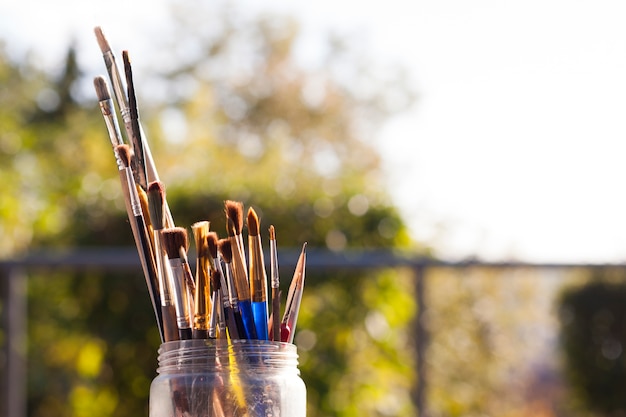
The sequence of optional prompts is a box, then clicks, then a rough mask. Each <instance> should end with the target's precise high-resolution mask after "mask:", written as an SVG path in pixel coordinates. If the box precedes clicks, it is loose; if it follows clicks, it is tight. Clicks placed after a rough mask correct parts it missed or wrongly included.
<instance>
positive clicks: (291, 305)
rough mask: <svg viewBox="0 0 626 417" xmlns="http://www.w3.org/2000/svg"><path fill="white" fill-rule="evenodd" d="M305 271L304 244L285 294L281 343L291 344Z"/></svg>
mask: <svg viewBox="0 0 626 417" xmlns="http://www.w3.org/2000/svg"><path fill="white" fill-rule="evenodd" d="M305 269H306V243H305V244H304V245H303V246H302V252H301V253H300V257H299V258H298V263H297V264H296V270H295V271H294V274H293V278H292V280H291V285H290V286H289V293H288V294H287V302H286V304H285V314H284V315H283V318H282V320H281V329H280V330H281V332H280V334H281V341H282V342H287V343H293V338H294V335H295V331H296V322H297V321H298V313H299V311H300V303H301V301H302V291H303V290H304V277H305Z"/></svg>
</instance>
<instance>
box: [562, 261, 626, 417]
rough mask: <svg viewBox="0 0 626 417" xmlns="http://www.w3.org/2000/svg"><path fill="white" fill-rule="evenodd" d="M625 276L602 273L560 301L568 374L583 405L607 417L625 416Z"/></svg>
mask: <svg viewBox="0 0 626 417" xmlns="http://www.w3.org/2000/svg"><path fill="white" fill-rule="evenodd" d="M625 302H626V285H624V271H623V270H621V269H619V270H616V271H613V272H612V271H610V270H606V271H599V272H597V273H595V274H593V275H592V277H591V280H590V281H589V282H588V283H587V284H585V285H583V286H580V287H574V288H570V289H568V290H567V291H565V292H564V293H563V294H562V296H561V300H560V309H561V314H560V318H561V347H562V350H563V352H564V354H565V364H566V366H565V371H566V372H565V374H566V376H567V380H568V382H569V384H570V386H571V387H572V390H573V392H574V394H575V396H576V398H578V399H579V405H580V406H583V407H584V408H586V409H589V410H592V411H594V412H599V413H601V415H604V416H619V415H623V414H624V412H625V410H626V399H625V397H624V390H625V389H626V361H625V360H624V352H623V347H624V346H626V308H625Z"/></svg>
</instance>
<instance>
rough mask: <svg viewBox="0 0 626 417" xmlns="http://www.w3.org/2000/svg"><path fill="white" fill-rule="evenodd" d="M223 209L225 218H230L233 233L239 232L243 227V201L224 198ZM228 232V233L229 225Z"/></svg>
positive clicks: (237, 233)
mask: <svg viewBox="0 0 626 417" xmlns="http://www.w3.org/2000/svg"><path fill="white" fill-rule="evenodd" d="M224 204H225V210H226V218H227V219H231V220H232V227H233V228H234V230H235V234H236V235H239V234H241V230H242V229H243V203H241V202H238V201H233V200H226V202H225V203H224ZM228 229H229V233H230V227H229V228H228Z"/></svg>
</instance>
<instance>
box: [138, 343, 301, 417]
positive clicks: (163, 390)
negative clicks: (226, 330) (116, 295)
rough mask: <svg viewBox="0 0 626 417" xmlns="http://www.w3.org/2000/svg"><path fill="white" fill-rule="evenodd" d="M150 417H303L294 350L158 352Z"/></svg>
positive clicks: (271, 346) (199, 347)
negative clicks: (157, 365)
mask: <svg viewBox="0 0 626 417" xmlns="http://www.w3.org/2000/svg"><path fill="white" fill-rule="evenodd" d="M158 360H159V367H158V369H157V372H158V375H157V377H156V378H155V379H154V380H153V381H152V385H151V386H150V417H180V416H184V417H239V416H241V417H243V416H246V417H270V416H271V417H305V416H306V387H305V385H304V382H303V381H302V379H301V378H300V371H299V370H298V354H297V349H296V346H295V345H293V344H289V343H280V342H270V341H264V340H234V341H232V342H231V343H230V344H228V343H226V341H221V340H204V339H202V340H200V339H192V340H184V341H174V342H166V343H163V344H162V345H161V347H160V348H159V356H158Z"/></svg>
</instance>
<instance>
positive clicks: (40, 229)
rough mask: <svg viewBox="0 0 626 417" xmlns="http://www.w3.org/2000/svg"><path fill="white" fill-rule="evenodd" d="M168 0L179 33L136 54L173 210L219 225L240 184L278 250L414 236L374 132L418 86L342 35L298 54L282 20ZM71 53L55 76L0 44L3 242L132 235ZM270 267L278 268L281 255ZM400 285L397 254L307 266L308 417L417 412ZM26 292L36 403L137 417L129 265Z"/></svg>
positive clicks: (140, 411)
mask: <svg viewBox="0 0 626 417" xmlns="http://www.w3.org/2000/svg"><path fill="white" fill-rule="evenodd" d="M198 7H199V6H198ZM176 12H177V13H178V16H179V17H178V18H173V21H172V26H171V27H169V28H167V30H171V31H172V33H171V34H170V35H171V37H169V38H168V39H172V40H174V39H175V40H176V42H175V45H169V46H168V45H167V44H166V42H164V43H163V49H159V50H161V51H162V52H163V56H151V57H150V60H151V61H150V62H149V63H148V62H146V64H145V67H150V68H151V71H148V70H144V71H142V70H140V69H139V68H140V67H141V65H140V64H139V65H137V67H138V70H137V71H135V76H136V77H137V79H136V82H135V86H136V88H137V94H138V98H139V105H140V112H141V117H142V121H143V124H144V128H145V131H146V134H147V136H148V139H149V141H150V144H151V148H152V152H153V154H154V156H155V160H156V163H157V167H158V168H159V173H160V175H161V179H162V180H163V181H164V182H165V184H166V186H167V195H168V202H169V204H170V207H171V209H172V212H173V216H174V219H175V221H176V223H177V224H178V225H180V226H186V227H189V226H190V225H191V224H192V223H193V222H195V221H198V220H205V219H207V220H210V221H211V224H212V229H213V230H216V231H218V233H220V234H223V233H221V232H222V231H223V230H225V229H224V219H223V201H224V200H225V199H237V200H240V201H242V202H244V204H245V205H246V206H254V207H255V209H257V210H258V212H259V214H260V217H261V221H262V230H266V229H265V228H266V227H268V226H269V224H274V225H275V227H276V230H277V237H278V243H279V246H280V247H283V248H297V247H298V246H300V245H301V244H302V243H303V242H305V241H306V242H308V244H309V247H318V248H329V249H330V250H335V251H340V250H343V249H344V248H351V247H354V248H373V247H388V248H390V247H400V246H402V247H407V246H408V245H409V244H410V242H409V239H408V237H407V234H406V230H405V227H404V225H403V222H402V220H401V219H400V217H399V215H398V213H397V212H396V210H395V209H394V207H393V205H392V204H391V203H390V201H389V196H388V195H387V193H386V192H385V188H384V182H383V181H382V176H381V169H380V161H379V159H378V156H377V155H376V153H375V152H374V151H373V148H372V146H371V143H369V142H368V140H369V139H370V138H371V136H372V135H373V134H374V132H375V129H376V127H377V126H378V123H379V122H380V121H382V120H384V119H385V118H386V117H387V116H389V115H390V114H392V113H393V112H395V111H398V110H402V109H403V108H404V107H405V106H406V105H408V104H409V103H410V102H411V99H412V97H411V94H409V93H408V90H407V89H406V85H405V84H404V80H403V78H402V77H401V73H396V72H381V73H377V70H379V69H380V68H379V67H377V65H375V63H374V62H370V61H368V60H367V59H366V58H367V57H366V56H360V55H356V56H355V55H354V54H353V51H352V50H351V48H350V47H349V46H348V45H345V44H342V42H340V41H338V40H337V39H335V40H333V41H332V42H329V45H328V46H329V48H328V56H327V59H326V60H325V62H324V63H323V65H321V66H320V67H319V68H312V69H307V70H305V69H303V68H302V67H300V66H299V65H297V63H296V60H295V59H294V40H295V36H296V34H297V29H298V27H297V24H296V22H294V21H292V20H290V19H288V18H283V17H267V18H264V17H261V18H253V19H246V18H242V17H241V16H239V15H238V14H237V13H234V12H233V10H227V11H226V12H224V13H220V14H219V15H215V13H213V12H211V13H210V12H209V11H207V10H201V9H194V10H184V9H183V8H182V6H180V5H179V6H178V7H177V8H176ZM196 20H197V21H196ZM199 21H202V24H199ZM211 23H215V25H213V24H211ZM104 29H105V32H106V28H104ZM163 30H164V31H165V30H166V28H163ZM108 35H109V40H110V41H111V43H112V47H113V48H114V50H115V51H116V52H119V51H121V49H123V48H124V45H118V44H116V42H115V41H114V40H115V37H114V36H112V35H114V34H108ZM137 36H140V35H137ZM180 45H187V48H181V47H180ZM96 48H97V44H96V43H95V39H94V49H96ZM130 52H131V56H132V51H130ZM75 58H76V57H75V51H73V50H71V49H70V50H69V53H68V55H67V60H66V66H65V71H63V72H62V73H61V74H50V73H48V72H46V71H44V70H42V69H40V68H37V67H36V66H34V65H32V63H30V62H19V63H16V62H11V61H9V60H8V59H7V57H6V55H5V54H3V53H1V51H0V84H2V86H3V88H2V89H1V90H0V126H1V129H0V162H1V163H0V183H1V184H2V199H1V200H0V231H1V232H2V235H3V237H4V239H2V240H0V245H1V246H0V254H2V255H3V256H9V255H15V254H18V253H20V252H24V251H27V250H29V249H34V248H38V247H74V246H93V247H104V246H112V245H132V238H131V233H130V228H129V227H128V223H127V220H126V213H125V212H124V203H123V199H122V195H121V191H120V186H119V182H118V181H119V179H118V175H117V172H116V165H115V162H114V158H113V154H112V151H111V146H110V143H109V140H108V136H107V133H106V130H105V127H104V122H103V121H102V118H101V116H100V111H99V109H98V106H97V104H96V102H95V94H94V100H92V101H88V102H80V103H79V102H77V100H76V99H75V98H76V97H77V94H76V89H77V88H78V87H79V86H80V85H81V83H80V81H83V83H82V84H84V79H83V75H82V74H81V69H80V68H78V66H77V65H76V59H75ZM138 61H139V62H141V61H140V60H139V59H138V58H136V59H135V60H134V63H136V62H138ZM102 68H103V71H102V72H103V73H104V72H105V71H104V64H103V67H102ZM380 74H383V75H380ZM384 74H391V76H389V77H387V76H386V75H384ZM364 86H365V87H367V88H363V87H364ZM281 272H282V274H281V275H282V279H283V284H284V285H285V286H287V285H288V281H289V279H290V277H291V272H292V271H288V270H284V269H283V270H281ZM412 291H413V283H412V277H411V276H410V275H404V274H402V273H398V272H397V271H371V272H361V273H359V274H358V275H354V274H352V275H351V274H347V273H342V272H337V271H330V272H328V273H325V274H319V273H314V272H311V273H309V274H307V284H306V291H305V297H304V300H303V305H302V310H301V314H300V318H299V322H298V329H299V331H298V334H297V339H296V343H297V344H298V345H299V347H300V350H299V352H300V355H301V357H300V363H301V365H300V368H301V370H302V375H303V378H304V380H305V381H306V383H307V386H308V391H309V402H308V404H309V413H308V415H309V416H311V417H316V416H365V415H368V416H379V415H380V416H382V415H404V416H412V415H415V412H414V410H413V406H412V404H411V401H410V391H411V387H412V386H413V383H414V381H415V370H414V369H415V367H414V363H413V354H412V350H411V346H410V340H411V337H410V334H409V330H408V328H409V327H408V326H409V324H410V323H411V320H412V318H413V317H414V314H415V311H416V308H417V307H416V305H415V302H414V297H413V294H412ZM28 308H29V310H28V318H29V321H28V409H29V415H30V416H34V417H55V416H91V417H97V416H110V415H115V416H137V415H147V396H148V387H149V383H150V380H151V379H152V378H153V377H154V375H155V368H156V349H157V348H158V344H159V340H158V333H157V330H156V326H155V324H154V318H153V314H152V309H151V307H150V304H149V300H148V296H147V292H146V289H145V284H144V281H143V277H142V276H141V272H140V270H139V269H138V270H137V271H136V272H135V273H124V274H121V273H111V272H107V271H98V270H88V271H86V272H81V273H77V272H71V271H63V272H54V273H45V272H36V273H33V274H32V275H31V276H30V277H29V281H28Z"/></svg>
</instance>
